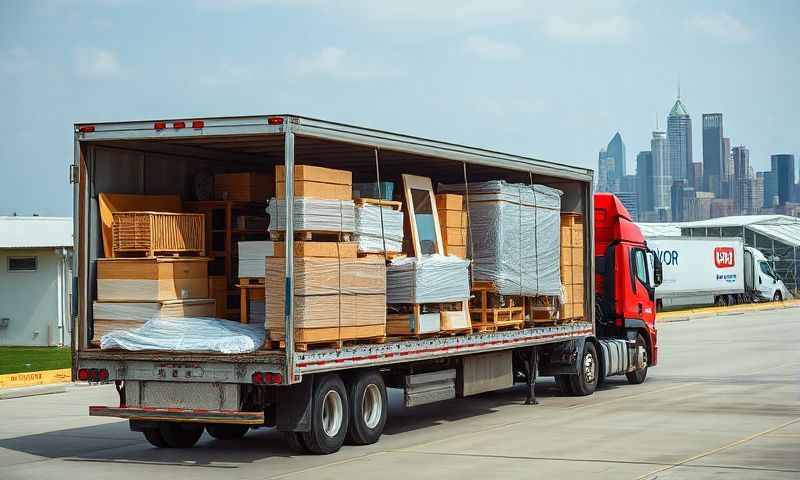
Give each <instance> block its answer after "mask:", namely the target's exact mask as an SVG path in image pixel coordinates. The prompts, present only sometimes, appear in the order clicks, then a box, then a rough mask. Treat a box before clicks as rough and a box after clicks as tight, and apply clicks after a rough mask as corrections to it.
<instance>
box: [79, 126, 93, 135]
mask: <svg viewBox="0 0 800 480" xmlns="http://www.w3.org/2000/svg"><path fill="white" fill-rule="evenodd" d="M78 131H79V132H81V133H91V132H94V125H83V126H80V127H78Z"/></svg>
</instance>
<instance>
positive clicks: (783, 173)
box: [770, 153, 794, 205]
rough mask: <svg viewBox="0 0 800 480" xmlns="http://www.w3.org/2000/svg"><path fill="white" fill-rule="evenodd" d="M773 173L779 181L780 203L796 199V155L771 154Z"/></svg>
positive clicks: (784, 203) (783, 203)
mask: <svg viewBox="0 0 800 480" xmlns="http://www.w3.org/2000/svg"><path fill="white" fill-rule="evenodd" d="M770 159H771V160H772V173H773V174H775V176H776V177H777V182H778V205H786V202H793V201H794V155H792V154H790V153H779V154H777V155H772V156H770Z"/></svg>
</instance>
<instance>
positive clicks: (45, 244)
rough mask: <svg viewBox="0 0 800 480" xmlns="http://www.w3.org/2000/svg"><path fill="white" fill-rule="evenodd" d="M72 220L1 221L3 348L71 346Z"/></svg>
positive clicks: (0, 341)
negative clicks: (12, 346) (15, 346)
mask: <svg viewBox="0 0 800 480" xmlns="http://www.w3.org/2000/svg"><path fill="white" fill-rule="evenodd" d="M72 245H73V242H72V219H71V218H63V217H0V345H2V346H6V345H22V346H59V345H69V344H70V338H71V337H70V303H71V290H72V281H71V276H72V274H71V271H70V264H71V263H70V257H71V255H72Z"/></svg>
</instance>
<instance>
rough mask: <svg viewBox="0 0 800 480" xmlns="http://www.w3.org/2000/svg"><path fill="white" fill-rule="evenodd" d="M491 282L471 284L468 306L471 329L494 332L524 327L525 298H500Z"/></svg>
mask: <svg viewBox="0 0 800 480" xmlns="http://www.w3.org/2000/svg"><path fill="white" fill-rule="evenodd" d="M496 292H497V288H496V287H495V285H494V284H493V283H491V282H473V284H472V294H473V296H474V300H473V302H472V303H471V304H470V315H471V317H472V328H473V330H477V331H479V332H495V331H497V330H501V329H505V328H511V329H520V328H522V327H523V326H524V325H525V297H517V296H508V295H506V296H502V298H501V296H500V295H498V294H497V293H496Z"/></svg>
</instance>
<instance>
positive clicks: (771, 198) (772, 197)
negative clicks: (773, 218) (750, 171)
mask: <svg viewBox="0 0 800 480" xmlns="http://www.w3.org/2000/svg"><path fill="white" fill-rule="evenodd" d="M758 177H761V178H763V179H764V182H763V183H764V199H763V200H764V204H763V206H764V208H775V207H777V206H778V198H779V197H778V175H777V174H776V173H775V172H758Z"/></svg>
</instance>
